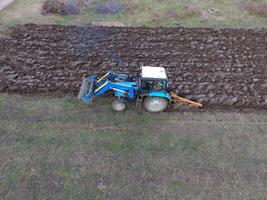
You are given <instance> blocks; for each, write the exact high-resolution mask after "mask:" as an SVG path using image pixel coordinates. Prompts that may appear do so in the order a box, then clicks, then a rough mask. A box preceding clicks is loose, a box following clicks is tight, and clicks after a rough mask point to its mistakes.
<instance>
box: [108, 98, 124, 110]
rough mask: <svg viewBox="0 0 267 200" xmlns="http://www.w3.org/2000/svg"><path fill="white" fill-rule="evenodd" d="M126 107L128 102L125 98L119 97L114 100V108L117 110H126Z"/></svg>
mask: <svg viewBox="0 0 267 200" xmlns="http://www.w3.org/2000/svg"><path fill="white" fill-rule="evenodd" d="M126 107H127V105H126V102H125V101H124V100H121V99H117V100H115V101H113V103H112V108H113V110H115V111H117V112H121V111H124V110H125V109H126Z"/></svg>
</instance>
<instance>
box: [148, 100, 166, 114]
mask: <svg viewBox="0 0 267 200" xmlns="http://www.w3.org/2000/svg"><path fill="white" fill-rule="evenodd" d="M167 105H168V101H167V100H166V99H164V98H160V97H147V98H146V99H145V101H144V107H145V109H146V110H147V111H148V112H152V113H159V112H162V111H164V110H165V109H166V107H167Z"/></svg>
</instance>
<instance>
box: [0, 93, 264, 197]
mask: <svg viewBox="0 0 267 200" xmlns="http://www.w3.org/2000/svg"><path fill="white" fill-rule="evenodd" d="M111 102H112V100H111V99H110V98H99V99H98V101H95V102H94V104H93V105H91V106H90V107H88V106H87V105H84V104H80V103H78V102H77V100H76V98H73V97H64V98H51V97H44V96H38V97H37V96H35V97H25V96H19V95H6V94H1V95H0V144H1V145H0V174H1V175H0V199H7V200H9V199H10V200H11V199H12V200H13V199H28V200H35V199H63V200H68V199H71V200H72V199H86V200H88V199H92V200H95V199H111V200H113V199H114V200H125V199H129V200H132V199H133V200H134V199H159V200H162V199H168V200H172V199H173V200H177V199H190V200H191V199H203V200H206V199H218V200H221V199H233V200H235V199H242V200H243V199H257V200H258V199H262V200H263V199H265V198H266V196H267V191H266V187H267V179H266V177H267V171H266V169H267V162H266V160H267V145H266V144H267V137H266V133H267V116H266V113H264V112H255V113H247V114H244V113H243V114H241V113H221V112H194V113H192V112H173V113H161V114H159V115H154V114H150V113H147V112H144V113H142V114H139V113H137V112H136V111H135V109H134V104H130V108H129V109H128V110H127V111H125V112H122V113H116V112H114V111H112V108H111V106H110V105H111Z"/></svg>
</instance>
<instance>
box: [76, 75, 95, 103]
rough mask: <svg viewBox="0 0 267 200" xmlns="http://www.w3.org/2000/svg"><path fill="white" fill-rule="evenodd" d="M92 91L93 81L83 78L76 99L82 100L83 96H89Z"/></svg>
mask: <svg viewBox="0 0 267 200" xmlns="http://www.w3.org/2000/svg"><path fill="white" fill-rule="evenodd" d="M93 89H94V81H93V80H90V79H87V78H84V79H83V81H82V85H81V88H80V91H79V95H78V99H83V97H84V96H85V95H90V94H91V93H92V92H93Z"/></svg>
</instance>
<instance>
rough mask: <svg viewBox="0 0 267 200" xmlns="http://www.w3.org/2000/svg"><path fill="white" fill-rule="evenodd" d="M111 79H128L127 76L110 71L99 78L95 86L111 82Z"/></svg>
mask: <svg viewBox="0 0 267 200" xmlns="http://www.w3.org/2000/svg"><path fill="white" fill-rule="evenodd" d="M113 79H119V80H123V81H126V80H127V79H128V76H127V75H124V74H116V73H114V72H112V71H109V72H108V73H106V74H105V75H104V76H102V77H101V78H99V79H98V80H97V82H96V83H97V85H102V84H103V83H104V82H106V81H107V80H113Z"/></svg>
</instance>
